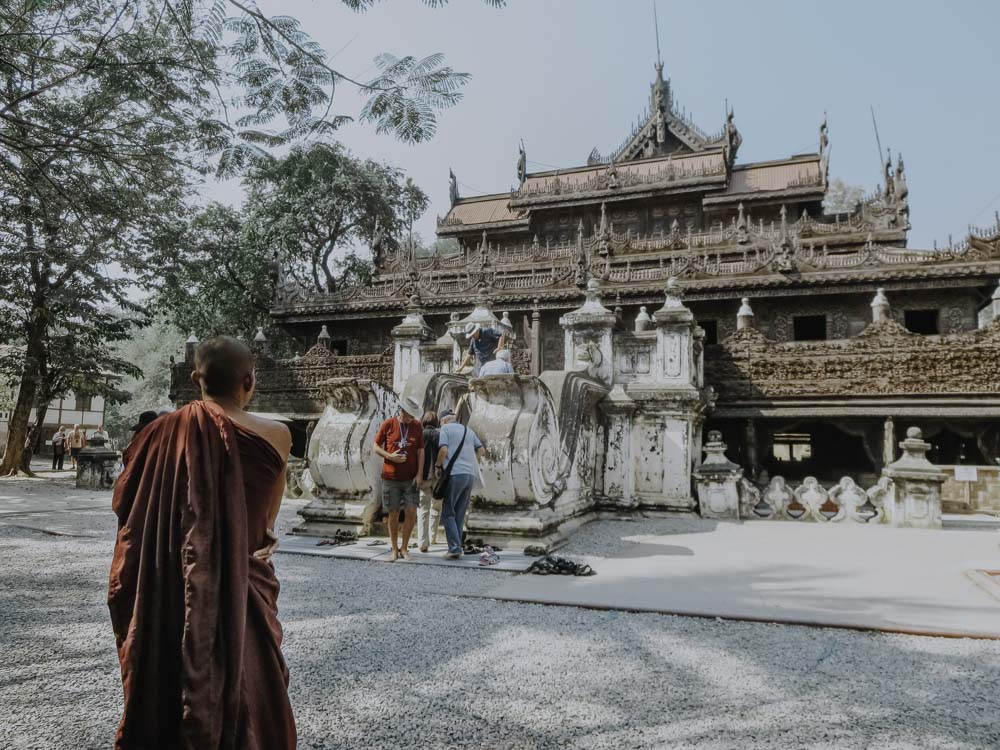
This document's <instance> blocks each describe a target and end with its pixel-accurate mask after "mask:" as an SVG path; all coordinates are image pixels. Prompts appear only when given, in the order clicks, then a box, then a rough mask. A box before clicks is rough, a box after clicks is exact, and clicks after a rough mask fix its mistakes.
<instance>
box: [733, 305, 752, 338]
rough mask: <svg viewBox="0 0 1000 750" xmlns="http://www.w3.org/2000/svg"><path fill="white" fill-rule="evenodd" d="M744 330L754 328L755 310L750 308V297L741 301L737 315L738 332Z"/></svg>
mask: <svg viewBox="0 0 1000 750" xmlns="http://www.w3.org/2000/svg"><path fill="white" fill-rule="evenodd" d="M744 328H753V308H751V307H750V298H749V297H744V298H743V299H742V300H740V309H739V310H738V311H737V313H736V330H737V331H742V330H743V329H744Z"/></svg>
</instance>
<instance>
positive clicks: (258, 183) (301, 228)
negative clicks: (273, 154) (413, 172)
mask: <svg viewBox="0 0 1000 750" xmlns="http://www.w3.org/2000/svg"><path fill="white" fill-rule="evenodd" d="M246 186H247V188H248V197H247V203H246V221H247V229H246V232H245V236H246V237H247V238H248V240H249V244H250V245H252V246H256V247H258V248H273V249H274V250H276V251H277V252H278V253H279V255H280V258H281V263H282V268H283V272H284V273H285V274H286V275H288V276H291V277H293V278H295V279H296V280H297V281H298V282H299V283H301V284H302V285H303V286H305V287H308V288H312V289H314V290H315V291H328V292H332V291H336V289H337V288H338V286H339V285H340V284H347V285H351V284H359V283H360V284H363V283H368V282H369V281H370V278H371V266H370V264H368V263H367V262H366V261H365V260H364V259H363V257H362V256H361V255H359V254H358V251H359V250H362V252H363V251H364V250H365V249H367V248H370V247H371V246H372V245H373V244H376V243H378V244H381V245H382V247H383V248H385V249H392V248H394V247H395V246H396V245H397V244H398V240H399V238H400V237H401V236H403V235H404V234H412V230H413V223H414V221H415V220H416V219H417V218H418V217H419V216H420V215H421V214H422V213H423V212H424V211H426V210H427V206H428V205H429V200H428V198H427V195H426V194H425V193H424V192H423V191H422V190H421V189H420V188H419V187H417V185H416V184H415V183H414V182H413V181H412V180H411V179H409V178H406V179H404V178H403V175H402V172H401V171H400V170H398V169H396V168H395V167H391V166H388V165H386V164H380V163H378V162H376V161H373V160H371V159H359V158H356V157H354V156H352V155H351V154H350V153H349V152H348V151H347V150H346V149H345V148H344V147H343V146H341V145H339V144H335V143H334V144H331V143H313V144H310V145H309V146H303V147H299V148H295V149H293V150H292V151H291V153H289V154H288V156H287V157H285V158H283V159H279V160H275V161H272V162H269V163H266V164H263V165H261V166H260V167H258V168H257V169H255V170H253V171H251V172H250V174H249V175H248V176H247V179H246ZM338 270H339V271H340V273H339V274H338ZM338 275H339V277H340V278H338Z"/></svg>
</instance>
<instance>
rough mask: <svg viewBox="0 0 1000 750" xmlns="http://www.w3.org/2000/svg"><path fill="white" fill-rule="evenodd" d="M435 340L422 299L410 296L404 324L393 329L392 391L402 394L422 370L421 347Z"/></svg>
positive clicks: (414, 295)
mask: <svg viewBox="0 0 1000 750" xmlns="http://www.w3.org/2000/svg"><path fill="white" fill-rule="evenodd" d="M433 340H434V330H433V329H432V328H431V327H430V326H429V325H427V321H426V320H424V316H423V311H422V310H421V308H420V297H419V295H417V294H413V295H411V296H410V301H409V303H408V304H407V306H406V316H405V317H404V318H403V322H402V323H400V324H399V325H398V326H396V327H395V328H393V329H392V341H393V345H394V355H393V362H392V364H393V367H392V389H393V390H394V391H396V393H398V394H402V392H403V387H404V386H405V385H406V381H407V380H409V379H410V377H411V376H413V375H416V374H417V373H419V372H421V370H422V363H421V356H420V347H421V345H423V344H424V343H427V342H429V341H433Z"/></svg>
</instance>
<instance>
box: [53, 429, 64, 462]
mask: <svg viewBox="0 0 1000 750" xmlns="http://www.w3.org/2000/svg"><path fill="white" fill-rule="evenodd" d="M65 458H66V428H65V427H63V426H62V425H59V429H58V430H56V432H55V434H54V435H53V436H52V471H62V470H63V460H64V459H65Z"/></svg>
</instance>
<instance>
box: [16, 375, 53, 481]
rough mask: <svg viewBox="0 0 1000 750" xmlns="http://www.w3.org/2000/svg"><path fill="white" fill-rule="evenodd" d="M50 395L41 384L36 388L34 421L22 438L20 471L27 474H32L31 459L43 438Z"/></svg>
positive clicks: (50, 399) (50, 401) (50, 400)
mask: <svg viewBox="0 0 1000 750" xmlns="http://www.w3.org/2000/svg"><path fill="white" fill-rule="evenodd" d="M50 403H52V397H51V396H49V395H48V389H47V388H46V387H45V385H44V384H43V385H42V387H40V388H39V389H38V398H37V400H36V403H35V423H34V424H33V425H31V427H30V428H29V429H28V436H27V437H26V438H25V440H24V446H25V448H24V455H22V456H21V471H23V472H24V473H25V474H28V475H29V476H33V475H34V472H33V471H32V470H31V459H32V457H33V456H34V455H35V453H37V452H38V451H39V449H40V448H41V447H42V443H43V442H44V440H45V417H46V415H47V414H48V412H49V404H50Z"/></svg>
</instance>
